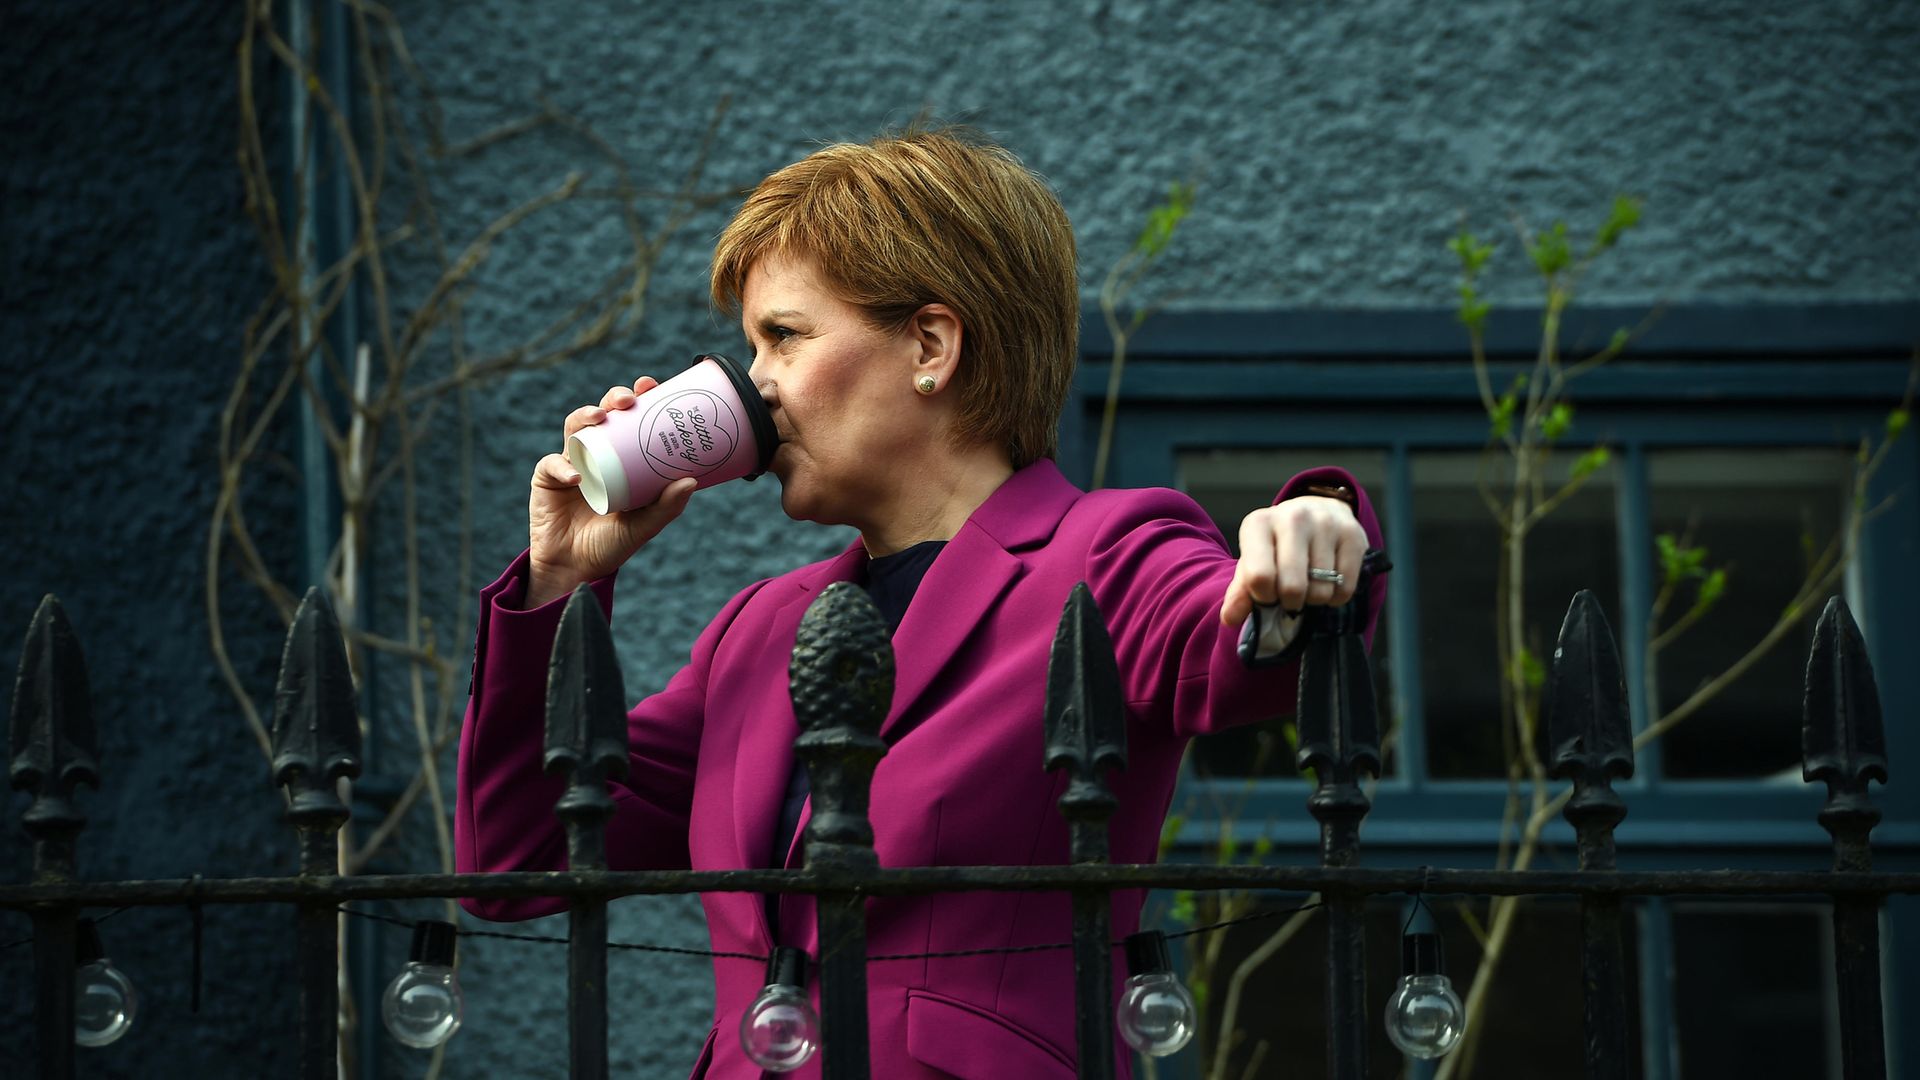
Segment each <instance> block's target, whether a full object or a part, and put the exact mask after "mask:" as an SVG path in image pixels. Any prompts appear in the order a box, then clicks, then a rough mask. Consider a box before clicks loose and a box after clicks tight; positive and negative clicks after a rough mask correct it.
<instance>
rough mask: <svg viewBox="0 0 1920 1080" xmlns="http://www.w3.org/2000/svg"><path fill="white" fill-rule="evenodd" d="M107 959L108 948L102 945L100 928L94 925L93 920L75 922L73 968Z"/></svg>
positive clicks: (84, 919)
mask: <svg viewBox="0 0 1920 1080" xmlns="http://www.w3.org/2000/svg"><path fill="white" fill-rule="evenodd" d="M106 958H107V950H106V947H105V946H103V945H102V944H101V943H100V928H99V927H98V926H95V925H94V922H93V920H92V919H88V918H80V919H76V920H74V923H73V966H74V967H80V966H82V965H84V964H91V963H94V962H95V961H99V960H105V959H106Z"/></svg>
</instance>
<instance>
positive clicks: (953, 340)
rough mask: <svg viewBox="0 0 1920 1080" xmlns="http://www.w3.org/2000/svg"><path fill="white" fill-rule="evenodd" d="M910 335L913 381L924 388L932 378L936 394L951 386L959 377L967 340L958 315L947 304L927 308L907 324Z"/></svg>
mask: <svg viewBox="0 0 1920 1080" xmlns="http://www.w3.org/2000/svg"><path fill="white" fill-rule="evenodd" d="M907 335H908V337H909V338H910V339H911V340H912V342H913V344H914V346H915V353H914V361H913V378H914V381H915V382H916V383H920V384H921V385H924V383H922V380H924V379H926V378H929V377H931V378H932V379H933V380H934V387H935V388H936V390H937V389H944V388H945V387H946V386H948V385H949V384H950V383H952V382H953V380H954V378H955V376H957V375H958V374H959V373H960V347H961V341H962V340H963V339H964V338H965V336H966V328H965V327H964V326H962V325H961V323H960V315H959V313H957V312H955V311H954V310H953V309H952V308H950V307H948V306H947V305H945V304H928V305H926V306H925V307H923V308H921V309H920V310H919V311H916V312H914V313H913V318H911V319H909V320H908V321H907ZM928 392H931V391H928Z"/></svg>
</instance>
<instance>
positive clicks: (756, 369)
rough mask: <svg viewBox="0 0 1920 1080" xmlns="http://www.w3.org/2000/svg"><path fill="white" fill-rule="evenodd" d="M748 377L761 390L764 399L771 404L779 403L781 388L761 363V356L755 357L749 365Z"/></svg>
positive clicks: (761, 396)
mask: <svg viewBox="0 0 1920 1080" xmlns="http://www.w3.org/2000/svg"><path fill="white" fill-rule="evenodd" d="M747 379H748V381H750V382H752V383H753V385H754V386H755V387H756V388H757V389H758V390H759V391H760V398H761V400H762V401H765V402H766V403H767V404H768V405H769V406H772V405H775V404H778V402H779V397H780V395H779V390H778V388H777V387H776V386H775V385H774V381H773V376H772V375H771V374H769V373H768V372H767V370H766V368H765V367H763V366H762V365H761V363H760V359H759V357H755V358H754V361H753V363H752V364H750V365H748V367H747Z"/></svg>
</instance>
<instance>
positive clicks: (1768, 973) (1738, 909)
mask: <svg viewBox="0 0 1920 1080" xmlns="http://www.w3.org/2000/svg"><path fill="white" fill-rule="evenodd" d="M1830 928H1831V923H1829V922H1828V920H1827V918H1826V915H1825V912H1824V911H1823V910H1821V909H1818V908H1812V907H1761V906H1757V905H1750V904H1747V905H1740V904H1678V903H1676V904H1675V905H1673V973H1674V991H1673V1001H1674V1018H1673V1024H1674V1029H1673V1033H1674V1038H1675V1039H1676V1040H1678V1042H1679V1046H1680V1075H1681V1076H1683V1077H1685V1078H1686V1080H1747V1078H1748V1077H1754V1076H1791V1077H1797V1078H1805V1080H1819V1078H1821V1077H1836V1076H1839V1075H1840V1072H1839V1043H1838V1040H1837V1038H1835V1033H1834V1030H1833V1026H1834V1025H1833V1022H1832V1020H1831V1018H1832V1017H1834V1016H1836V1015H1837V1014H1838V1011H1839V1003H1838V1002H1837V1001H1836V1000H1835V998H1834V995H1833V993H1832V991H1831V990H1830V988H1829V987H1830V983H1831V979H1830V973H1831V972H1832V971H1833V961H1832V957H1831V948H1832V946H1831V941H1832V935H1831V930H1830Z"/></svg>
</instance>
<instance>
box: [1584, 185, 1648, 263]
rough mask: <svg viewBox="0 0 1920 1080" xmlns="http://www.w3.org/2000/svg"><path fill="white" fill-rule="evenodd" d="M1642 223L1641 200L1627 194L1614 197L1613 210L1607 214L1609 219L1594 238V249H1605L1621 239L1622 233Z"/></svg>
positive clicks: (1597, 250)
mask: <svg viewBox="0 0 1920 1080" xmlns="http://www.w3.org/2000/svg"><path fill="white" fill-rule="evenodd" d="M1638 224H1640V200H1639V199H1635V198H1633V197H1631V196H1627V195H1615V196H1614V197H1613V210H1612V211H1611V212H1609V213H1608V214H1607V220H1606V222H1605V223H1603V224H1602V225H1601V226H1600V232H1599V233H1598V234H1597V235H1596V236H1595V237H1594V238H1593V249H1594V251H1596V252H1599V251H1605V250H1607V249H1608V248H1610V247H1612V246H1613V245H1614V243H1615V242H1616V241H1618V240H1619V239H1620V235H1621V234H1622V233H1624V232H1626V231H1627V230H1628V229H1631V228H1633V227H1634V226H1635V225H1638Z"/></svg>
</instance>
